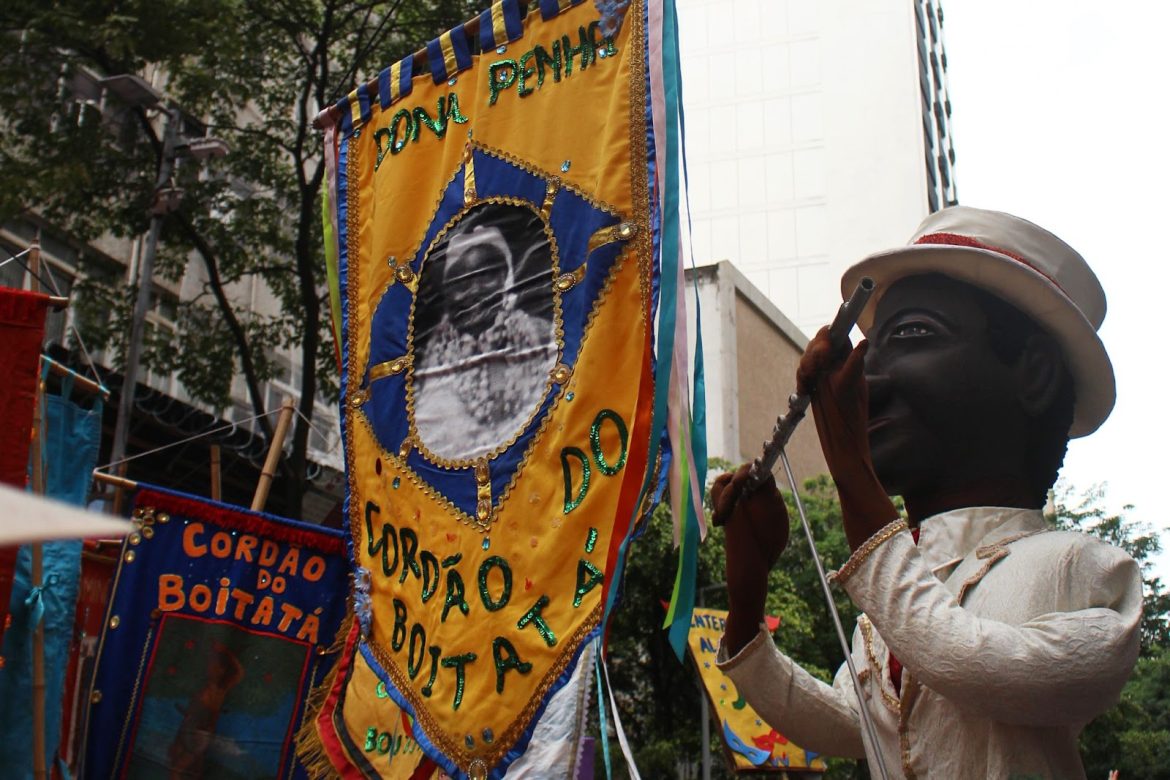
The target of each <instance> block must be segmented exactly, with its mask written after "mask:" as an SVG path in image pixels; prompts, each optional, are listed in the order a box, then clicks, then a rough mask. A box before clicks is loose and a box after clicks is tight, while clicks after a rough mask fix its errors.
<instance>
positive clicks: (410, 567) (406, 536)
mask: <svg viewBox="0 0 1170 780" xmlns="http://www.w3.org/2000/svg"><path fill="white" fill-rule="evenodd" d="M398 538H399V539H401V540H402V572H401V573H400V574H399V575H398V584H399V585H401V584H402V583H404V582H406V575H407V574H413V575H414V576H415V577H417V578H419V579H420V580H421V579H422V569H420V568H419V565H418V561H416V560H415V559H414V553H415V550H417V549H418V534H416V533H415V532H414V529H412V528H403V529H402V530H401V531H399V532H398Z"/></svg>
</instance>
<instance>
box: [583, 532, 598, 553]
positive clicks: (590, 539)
mask: <svg viewBox="0 0 1170 780" xmlns="http://www.w3.org/2000/svg"><path fill="white" fill-rule="evenodd" d="M596 546H597V529H596V528H590V529H589V536H587V537H585V552H587V553H590V554H592V553H593V548H594V547H596Z"/></svg>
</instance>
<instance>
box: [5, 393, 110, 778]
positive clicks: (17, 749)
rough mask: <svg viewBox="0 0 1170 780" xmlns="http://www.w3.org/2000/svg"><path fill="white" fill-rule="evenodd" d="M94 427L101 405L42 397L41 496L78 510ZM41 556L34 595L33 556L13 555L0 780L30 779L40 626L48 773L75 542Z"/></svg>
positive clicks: (96, 436) (77, 551)
mask: <svg viewBox="0 0 1170 780" xmlns="http://www.w3.org/2000/svg"><path fill="white" fill-rule="evenodd" d="M66 392H68V387H67V388H66ZM101 420H102V410H101V404H100V402H99V403H97V404H96V405H95V407H94V408H93V409H82V408H81V407H79V406H77V405H76V404H74V403H72V402H71V401H69V400H68V399H67V398H63V397H61V396H48V397H46V399H45V423H44V427H43V434H42V441H43V442H44V447H43V462H44V465H45V477H46V482H45V492H46V494H47V495H49V496H51V497H53V498H56V499H58V500H60V501H66V502H68V503H71V504H76V505H79V506H80V505H84V504H85V498H86V492H87V491H88V489H89V483H90V479H91V476H90V475H91V474H92V472H93V468H94V466H95V465H97V457H98V445H99V443H100V441H101ZM42 550H43V554H42V561H43V569H44V574H43V579H42V586H41V587H40V588H33V587H32V585H31V579H32V576H31V573H32V548H31V547H29V546H27V545H26V546H24V547H21V549H20V554H19V556H18V557H17V562H16V574H15V578H14V582H13V586H12V600H11V603H10V609H11V614H12V625H11V627H10V628H9V629H8V631H6V632H5V633H4V646H3V651H2V652H3V655H4V658H5V664H4V668H3V669H0V756H3V757H4V759H3V764H4V767H3V772H2V774H3V777H5V778H13V779H14V780H16V779H23V778H32V776H33V755H32V717H31V716H32V636H33V629H34V628H35V626H36V622H37V620H38V619H43V620H44V626H45V666H44V669H45V753H46V756H45V765H46V766H49V767H51V766H52V765H53V764H54V761H55V754H56V752H57V747H58V743H59V741H60V738H61V717H62V709H63V706H64V703H63V702H62V697H63V690H64V684H65V670H66V667H68V665H69V647H70V644H71V643H72V640H73V624H74V611H75V609H76V606H77V588H78V579H79V576H80V572H81V542H80V541H64V542H50V543H46V544H44V545H42Z"/></svg>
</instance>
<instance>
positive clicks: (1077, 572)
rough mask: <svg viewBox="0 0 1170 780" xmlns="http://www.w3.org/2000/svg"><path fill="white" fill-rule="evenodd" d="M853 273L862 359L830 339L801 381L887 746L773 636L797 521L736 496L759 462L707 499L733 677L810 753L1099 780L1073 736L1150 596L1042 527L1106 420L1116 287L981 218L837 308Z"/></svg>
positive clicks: (728, 478) (927, 228)
mask: <svg viewBox="0 0 1170 780" xmlns="http://www.w3.org/2000/svg"><path fill="white" fill-rule="evenodd" d="M862 275H865V276H870V277H872V278H873V279H874V280H875V281H876V282H877V284H878V293H877V294H875V296H874V299H875V301H876V303H875V302H874V301H871V302H870V305H869V307H868V308H867V309H866V311H865V312H864V313H863V314H862V317H861V319H860V322H859V324H860V326H861V328H862V330H863V332H864V333H865V334H866V337H867V340H866V341H863V342H862V343H861V344H859V345H858V346H857V348H856V349H853V350H852V352H848V353H838V354H833V351H832V350H831V349H830V348H829V345H828V340H827V338H826V335H825V333H824V332H823V331H822V333H821V334H818V336H817V337H816V338H814V339H813V340H812V342H811V343H810V345H809V349H808V351H807V352H806V354H805V357H804V359H803V360H802V362H801V365H800V368H799V370H798V378H797V383H798V389H799V390H800V391H802V392H803V391H807V392H811V393H812V395H813V410H814V415H815V419H816V424H817V432H818V434H819V436H820V439H821V445H822V447H823V449H824V452H825V458H826V460H827V462H828V464H829V469H830V471H831V472H832V475H833V478H834V480H835V481H836V484H837V489H838V491H839V493H840V497H841V508H842V514H843V518H844V525H845V533H846V536H847V538H848V541H849V545H850V547H851V548H852V550H853V555H852V557H851V558H850V559H849V560H848V561H847V562H846V563H845V565H844V566H842V567H841V569H840V570H839V571H837V572H836V573H835V575H833V576H834V579H835V580H836V582H837V584H838V585H840V586H841V587H843V588H844V589H845V590H846V591H847V592H848V593H849V595H850V597H851V598H852V599H853V601H854V603H855V604H857V606H858V607H859V608H860V609H861V610H862V611H863V612H864V615H862V616H861V617H860V618H859V619H858V625H857V629H856V631H855V633H854V636H853V649H852V656H853V661H854V664H855V666H856V668H857V669H858V670H859V672H858V676H859V678H860V694H861V696H862V697H864V699H865V701H864V706H865V707H866V708H867V709H868V711H869V714H870V715H871V716H872V720H873V725H874V729H873V731H874V738H873V739H871V738H869V737H867V736H865V735H864V733H863V732H864V730H863V729H862V728H861V720H860V718H859V702H858V693H857V692H855V690H854V688H853V685H852V684H851V681H850V678H849V676H848V675H847V674H846V673H845V670H844V667H843V668H842V671H841V672H840V673H838V675H837V677H836V680H835V681H834V684H833V685H831V686H830V685H826V684H824V683H822V682H820V681H818V680H816V679H815V678H814V677H812V676H811V675H810V674H808V673H807V672H806V671H805V670H803V669H801V668H800V667H799V666H798V665H796V664H795V663H794V662H793V661H791V660H790V659H789V658H787V657H785V656H784V655H783V654H781V653H780V652H779V651H778V650H776V648H775V646H774V645H773V644H772V642H771V640H770V639H769V637H768V636H767V634H766V632H763V631H760V629H759V625H760V620H761V618H762V616H763V604H764V596H765V594H766V588H767V574H768V570H769V569H770V568H771V566H772V565H773V564H774V563H775V561H776V557H777V556H778V555H779V553H780V551H781V550H782V549H783V548H784V546H785V544H786V543H787V539H788V519H787V516H786V512H785V509H784V505H783V503H782V502H781V501H780V500H779V494H778V492H777V491H776V490H775V487H774V484H772V485H769V486H768V488H766V489H764V490H759V491H756V492H750V493H746V494H745V495H742V499H743V500H738V499H739V498H741V494H743V493H745V491H744V489H743V485H744V482H745V481H746V477H747V467H745V468H743V469H741V470H740V471H739V472H738V473H737V474H736V475H735V476H734V478H733V477H732V475H730V474H729V475H723V476H722V477H720V479H719V480H718V481H717V482H716V484H715V485H714V487H713V498H714V500H715V506H716V516H717V521H718V520H724V521H726V522H727V578H728V589H729V597H730V602H731V603H730V606H731V613H730V616H729V619H728V621H727V630H726V633H725V634H724V637H723V643H722V646H721V648H720V659H721V662H722V666H723V667H724V668H725V670H726V671H727V673H728V674H729V675H730V676H731V678H732V679H733V680H734V681H735V684H736V685H737V686H738V687H739V689H740V690H741V691H745V692H748V693H749V694H751V695H750V696H749V697H748V698H749V701H750V703H751V705H752V706H753V707H754V708H755V709H756V710H757V711H758V712H759V713H760V714H761V715H762V716H763V717H764V718H765V719H767V720H769V721H771V722H782V723H783V724H784V727H785V733H786V734H788V735H789V736H790V737H791V738H792V739H794V740H796V741H797V742H799V743H800V744H801V745H804V746H806V747H808V748H809V749H812V750H817V751H820V752H823V753H826V754H829V755H838V756H852V757H862V756H865V757H868V758H869V760H870V763H871V768H872V767H875V766H876V765H877V764H878V763H884V765H885V767H886V770H887V772H888V774H889V776H891V777H948V778H960V777H979V778H983V777H1061V778H1076V777H1084V769H1083V768H1082V766H1081V762H1080V758H1079V755H1078V752H1077V735H1078V734H1079V733H1080V731H1081V729H1082V728H1083V727H1084V726H1085V725H1086V724H1087V723H1088V722H1089V721H1090V720H1092V719H1093V718H1094V717H1095V716H1097V715H1098V714H1100V713H1101V712H1102V711H1104V710H1105V709H1106V708H1108V707H1109V706H1111V705H1112V704H1113V702H1114V701H1115V700H1116V699H1117V697H1118V694H1119V693H1120V691H1121V688H1122V686H1123V685H1124V683H1125V681H1126V679H1127V678H1128V676H1129V674H1130V672H1131V670H1132V668H1133V664H1134V662H1135V660H1136V658H1137V653H1138V644H1139V630H1138V628H1139V622H1140V617H1141V600H1142V590H1141V580H1140V574H1139V570H1138V566H1137V564H1136V563H1135V562H1134V561H1133V559H1131V558H1130V557H1129V556H1128V555H1126V554H1125V553H1124V552H1122V551H1121V550H1118V549H1116V548H1114V547H1111V546H1109V545H1107V544H1104V543H1102V542H1100V541H1097V540H1096V539H1093V538H1090V537H1087V536H1084V535H1082V534H1079V533H1071V532H1064V531H1056V530H1053V529H1052V528H1051V527H1050V526H1049V525H1048V523H1047V522H1046V521H1045V519H1044V516H1043V514H1042V507H1043V505H1044V503H1045V500H1046V496H1047V493H1048V490H1049V488H1050V487H1051V486H1052V484H1053V482H1054V481H1055V479H1056V474H1057V470H1058V469H1059V467H1060V465H1061V463H1062V461H1063V458H1064V453H1065V449H1066V446H1067V443H1068V439H1069V437H1070V436H1084V435H1087V434H1089V433H1092V432H1093V431H1094V430H1096V428H1097V427H1098V426H1100V425H1101V423H1102V422H1103V421H1104V420H1105V418H1106V417H1107V416H1108V414H1109V412H1110V410H1111V409H1112V406H1113V402H1114V381H1113V370H1112V368H1111V366H1110V362H1109V358H1108V355H1107V354H1106V353H1105V349H1104V347H1103V346H1102V344H1101V341H1100V339H1099V338H1098V337H1097V333H1096V330H1097V328H1098V327H1099V326H1100V324H1101V320H1102V319H1103V317H1104V314H1105V296H1104V293H1103V292H1102V290H1101V286H1100V284H1099V283H1098V282H1097V279H1096V277H1095V276H1094V275H1093V273H1092V271H1091V270H1090V269H1089V267H1088V265H1087V264H1086V263H1085V261H1084V260H1083V259H1082V258H1081V256H1080V255H1078V254H1077V253H1076V252H1075V251H1073V250H1072V249H1071V248H1070V247H1069V246H1068V245H1066V244H1065V243H1064V242H1063V241H1061V240H1060V239H1058V238H1057V237H1055V236H1054V235H1052V234H1051V233H1048V232H1047V231H1045V230H1042V229H1041V228H1039V227H1037V226H1036V225H1033V224H1032V223H1030V222H1027V221H1025V220H1022V219H1018V218H1016V217H1013V216H1010V215H1007V214H1002V213H998V212H991V211H982V210H978V209H972V208H966V207H955V208H950V209H946V210H944V211H941V212H938V213H936V214H933V215H931V216H930V217H928V218H927V219H926V221H925V222H923V224H922V225H921V226H920V227H919V229H918V232H917V233H916V234H915V235H914V237H913V239H912V240H911V242H910V245H909V246H906V247H902V248H899V249H895V250H892V251H887V252H882V253H879V254H875V255H872V256H870V257H868V258H866V259H865V260H863V261H862V262H860V263H858V264H857V265H855V266H853V267H852V268H851V269H849V271H847V272H846V274H845V277H844V279H843V281H842V287H843V289H846V290H851V289H853V285H854V284H855V283H856V281H857V279H858V278H859V277H861V276H862ZM887 495H901V496H902V497H903V498H904V499H905V503H906V511H907V515H908V517H907V518H906V519H905V520H903V519H900V518H899V514H898V512H897V511H896V510H895V508H894V505H893V504H892V503H891V502H890V500H889V499H888V498H887ZM875 742H876V744H875ZM879 759H884V761H880V762H879Z"/></svg>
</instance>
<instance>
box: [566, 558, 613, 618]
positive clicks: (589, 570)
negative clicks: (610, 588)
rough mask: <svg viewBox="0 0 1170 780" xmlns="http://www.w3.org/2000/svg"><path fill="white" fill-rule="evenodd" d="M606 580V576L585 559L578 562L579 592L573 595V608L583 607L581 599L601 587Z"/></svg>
mask: <svg viewBox="0 0 1170 780" xmlns="http://www.w3.org/2000/svg"><path fill="white" fill-rule="evenodd" d="M604 579H605V575H604V574H602V573H601V570H600V569H598V568H597V567H596V566H594V565H593V564H592V563H590V562H589V561H587V560H585V559H584V558H582V559H581V560H579V561H577V592H576V593H574V594H573V606H574V607H579V606H581V599H583V598H585V596H586V594H588V593H589V591H591V590H593V589H594V588H596V587H597V586H598V585H600V584H601V582H602V580H604Z"/></svg>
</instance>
